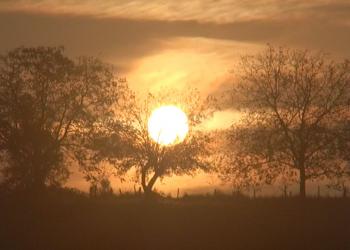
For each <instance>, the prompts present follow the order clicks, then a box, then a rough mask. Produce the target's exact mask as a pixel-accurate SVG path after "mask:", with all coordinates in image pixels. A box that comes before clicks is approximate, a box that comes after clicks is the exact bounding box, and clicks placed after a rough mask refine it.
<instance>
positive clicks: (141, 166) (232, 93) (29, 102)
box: [0, 46, 350, 197]
mask: <svg viewBox="0 0 350 250" xmlns="http://www.w3.org/2000/svg"><path fill="white" fill-rule="evenodd" d="M238 69H239V70H238V71H237V75H236V76H235V79H237V80H235V81H234V82H233V83H232V88H231V89H230V90H227V91H226V92H225V93H223V94H224V95H225V96H226V97H229V98H224V99H221V98H218V97H215V96H209V97H207V98H203V97H202V96H201V95H200V93H198V91H196V90H192V89H187V90H186V91H179V90H173V89H163V90H162V91H160V92H159V93H157V94H154V93H153V94H152V93H149V94H148V95H147V96H146V97H139V96H137V95H136V94H135V93H134V92H133V91H131V90H130V89H129V88H128V85H127V82H126V81H125V80H124V79H122V78H119V76H118V75H117V74H116V73H115V69H114V68H113V66H112V65H109V64H106V63H104V62H102V61H100V60H99V59H97V58H92V57H79V58H76V59H72V58H69V57H67V56H66V55H65V54H64V50H63V48H60V47H37V48H17V49H14V50H12V51H10V52H8V53H6V54H4V55H2V56H1V57H0V159H1V163H0V171H1V175H2V176H1V183H2V184H1V185H2V188H5V189H6V190H16V189H24V190H32V191H35V192H40V191H41V190H43V189H45V188H46V187H48V186H60V185H62V184H63V183H64V182H65V181H66V180H67V179H68V177H69V173H70V172H69V166H72V165H73V164H79V167H80V170H81V171H82V172H83V173H84V175H85V178H86V179H87V180H88V181H89V182H90V183H91V187H92V192H95V193H97V192H98V190H99V189H101V190H102V191H103V192H107V193H108V192H110V183H109V180H108V177H109V174H110V173H108V172H107V171H106V166H108V167H109V168H111V169H113V174H115V175H117V176H118V177H119V178H121V179H123V178H124V177H125V175H126V174H127V173H129V172H130V170H133V173H134V175H135V181H136V182H138V183H139V184H140V186H141V187H142V190H143V193H145V194H146V195H151V194H152V193H153V187H154V185H155V183H156V182H157V180H158V179H159V178H162V177H164V176H171V175H174V174H176V175H182V174H196V173H198V170H201V171H204V172H214V173H217V174H218V176H219V177H220V178H221V179H222V180H223V181H225V182H228V183H230V184H231V185H232V186H233V187H234V188H235V189H236V190H237V191H240V190H242V189H249V188H252V189H253V190H258V189H259V188H260V187H261V186H262V185H265V184H272V183H274V182H277V181H278V182H282V183H283V184H284V185H285V186H287V185H289V184H291V183H299V186H300V196H302V197H305V195H306V188H305V186H306V185H305V183H306V182H307V181H313V180H328V181H329V183H330V185H333V186H334V187H336V188H340V187H342V188H343V189H344V190H346V183H347V182H348V180H349V176H350V166H349V160H350V158H349V150H350V119H349V118H350V62H349V61H348V60H344V61H341V62H339V61H332V60H331V59H329V58H328V57H327V56H326V55H325V54H322V53H312V52H309V51H305V50H289V49H286V48H274V47H272V46H268V47H267V48H266V50H265V51H263V52H261V53H260V54H256V55H252V56H245V57H242V59H241V63H240V65H239V67H238ZM223 100H225V103H223V102H224V101H223ZM165 104H173V105H177V106H179V107H181V109H183V110H184V112H185V113H186V114H187V115H188V121H189V126H190V132H189V134H188V136H187V137H186V138H185V140H184V141H182V142H181V143H178V144H174V145H171V146H161V145H159V144H157V143H155V142H154V141H153V140H152V139H151V138H150V137H149V133H148V128H147V121H148V118H149V116H150V114H151V112H152V110H154V109H155V108H156V107H159V106H161V105H165ZM223 106H224V107H228V106H229V107H230V109H232V110H235V111H239V112H240V114H241V119H240V121H239V122H236V123H234V124H232V127H231V128H229V129H227V130H225V131H214V132H213V131H207V130H205V129H201V125H202V123H203V121H205V120H206V119H208V118H209V117H210V116H211V115H212V114H213V113H214V112H216V111H218V110H220V108H221V107H223Z"/></svg>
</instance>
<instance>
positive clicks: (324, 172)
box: [230, 46, 350, 197]
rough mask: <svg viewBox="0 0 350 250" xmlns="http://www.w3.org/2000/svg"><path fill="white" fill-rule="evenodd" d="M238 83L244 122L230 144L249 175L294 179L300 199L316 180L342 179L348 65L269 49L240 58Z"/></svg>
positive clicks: (238, 101)
mask: <svg viewBox="0 0 350 250" xmlns="http://www.w3.org/2000/svg"><path fill="white" fill-rule="evenodd" d="M240 69H241V70H242V74H241V76H240V81H239V83H238V84H237V85H235V87H234V88H233V91H232V92H231V94H232V97H234V98H235V99H234V101H235V106H236V108H237V107H238V108H240V109H241V111H242V120H241V122H240V123H237V124H235V125H234V126H233V128H232V130H231V135H230V140H231V142H232V143H233V146H232V147H231V149H232V150H233V151H234V154H235V157H236V158H235V159H239V160H241V161H242V164H243V165H244V166H245V168H246V169H245V170H243V171H248V170H252V169H256V171H258V172H259V173H258V174H259V175H263V176H265V177H268V179H271V180H273V179H274V178H275V177H277V176H278V174H279V173H281V172H282V173H284V174H286V173H287V174H289V175H290V177H291V178H294V177H295V176H296V175H297V176H298V179H299V185H300V196H301V197H305V194H306V189H305V183H306V181H307V180H311V179H315V178H324V177H327V178H333V177H334V176H339V175H342V174H344V170H345V171H346V169H344V167H343V161H342V156H341V150H340V149H341V147H340V143H339V140H341V141H343V143H342V145H345V144H346V143H348V142H349V136H346V135H345V133H343V130H342V129H341V127H342V124H344V122H345V121H348V120H349V95H350V63H349V61H347V60H346V61H344V62H339V63H338V62H334V61H330V60H328V59H327V57H326V56H325V55H324V54H313V53H310V52H308V51H303V50H289V49H285V48H279V49H276V48H274V47H272V46H269V47H268V48H267V50H266V51H265V52H263V53H261V54H258V55H255V56H245V57H243V58H242V61H241V67H240Z"/></svg>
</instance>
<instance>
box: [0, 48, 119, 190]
mask: <svg viewBox="0 0 350 250" xmlns="http://www.w3.org/2000/svg"><path fill="white" fill-rule="evenodd" d="M63 52H64V51H63V48H60V47H37V48H18V49H14V50H12V51H10V52H8V53H7V54H5V55H2V56H1V57H0V124H1V126H0V151H1V155H2V159H3V160H4V161H6V162H7V164H4V165H3V166H2V169H1V172H2V174H3V175H4V178H5V181H6V182H7V183H8V184H9V185H11V186H14V187H21V188H35V189H40V188H43V187H44V186H45V185H59V184H60V183H62V181H64V180H65V179H67V177H68V175H69V171H68V169H67V166H66V165H64V164H63V161H64V159H66V158H67V157H68V156H72V155H73V154H72V152H74V151H75V150H76V149H77V148H79V147H80V144H79V143H80V142H81V141H82V140H83V139H84V138H86V137H88V135H89V133H90V132H91V131H94V130H98V127H99V124H101V122H102V121H104V120H108V119H112V118H113V117H114V113H115V112H114V110H115V106H116V103H117V101H118V100H119V99H120V97H121V95H123V91H124V90H125V86H124V85H125V84H124V83H121V82H120V81H118V80H117V79H116V78H115V76H114V74H113V72H112V68H111V67H110V66H108V65H106V64H104V63H102V62H100V61H99V60H97V59H94V58H87V57H81V58H79V59H77V60H71V59H69V58H68V57H66V56H65V55H64V54H63Z"/></svg>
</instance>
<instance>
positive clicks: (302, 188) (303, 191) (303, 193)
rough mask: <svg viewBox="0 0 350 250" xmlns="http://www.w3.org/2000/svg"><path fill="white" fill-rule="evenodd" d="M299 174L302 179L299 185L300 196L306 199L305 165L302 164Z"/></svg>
mask: <svg viewBox="0 0 350 250" xmlns="http://www.w3.org/2000/svg"><path fill="white" fill-rule="evenodd" d="M299 175H300V180H299V185H300V192H299V196H300V198H302V199H304V198H305V197H306V186H305V183H306V177H305V167H304V166H302V167H300V169H299Z"/></svg>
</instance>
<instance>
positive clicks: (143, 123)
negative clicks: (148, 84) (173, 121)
mask: <svg viewBox="0 0 350 250" xmlns="http://www.w3.org/2000/svg"><path fill="white" fill-rule="evenodd" d="M170 93H171V94H170ZM129 100H130V99H129ZM169 104H171V105H176V106H178V107H180V108H181V109H182V110H184V112H185V113H186V114H187V116H188V122H189V126H190V131H189V134H188V135H187V136H186V138H185V139H184V140H183V141H182V142H180V143H177V144H172V145H168V146H162V145H159V144H157V143H156V142H154V141H153V140H152V139H151V138H150V136H149V133H148V126H147V122H148V118H149V117H150V115H151V112H152V111H153V110H154V109H155V108H157V107H160V106H162V105H169ZM210 107H211V106H209V100H206V101H203V100H202V99H201V98H200V96H199V93H198V92H196V91H194V90H193V91H189V92H188V93H186V94H185V95H184V94H183V93H181V92H176V91H173V90H162V91H161V92H160V93H159V95H152V94H149V95H148V96H147V97H146V98H145V99H144V100H142V99H141V100H137V99H136V98H135V99H134V100H133V104H132V105H130V106H129V109H128V110H127V114H126V116H125V117H126V119H125V123H124V124H123V129H122V130H116V129H115V127H113V126H112V127H111V128H112V129H111V131H115V133H112V134H111V136H110V137H108V138H105V139H104V142H105V144H104V147H101V149H102V150H101V151H100V154H99V156H98V157H99V159H108V161H109V162H110V163H111V164H113V165H114V166H115V168H116V171H117V173H118V175H119V176H123V175H125V174H126V173H127V172H128V171H129V170H131V169H134V170H135V174H136V176H135V177H136V179H137V181H139V182H140V184H141V185H142V187H143V190H144V192H145V193H147V194H149V193H152V188H153V186H154V184H155V183H156V181H157V180H158V179H159V178H162V177H164V176H170V175H173V174H176V175H181V174H193V173H195V172H196V170H198V169H202V170H208V167H209V166H208V162H207V160H206V156H208V154H209V147H208V145H209V142H210V136H209V135H208V134H207V133H205V132H204V131H200V130H198V129H196V127H197V126H199V125H200V124H201V122H202V121H203V119H205V118H206V117H208V116H209V115H210V112H212V111H211V109H210ZM118 126H119V125H117V127H118ZM119 145H123V147H122V149H121V150H118V147H119ZM120 152H122V153H121V154H120Z"/></svg>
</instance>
